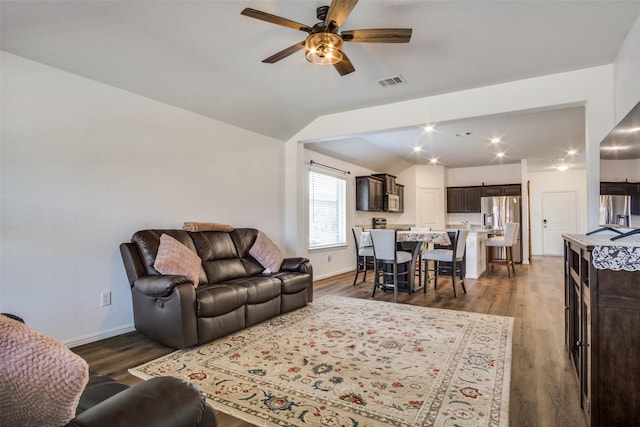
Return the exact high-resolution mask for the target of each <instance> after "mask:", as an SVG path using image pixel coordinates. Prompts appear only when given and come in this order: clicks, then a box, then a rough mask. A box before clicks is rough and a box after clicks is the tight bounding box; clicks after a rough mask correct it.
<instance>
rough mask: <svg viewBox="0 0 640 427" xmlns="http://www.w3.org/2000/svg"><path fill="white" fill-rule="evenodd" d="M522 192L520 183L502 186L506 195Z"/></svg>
mask: <svg viewBox="0 0 640 427" xmlns="http://www.w3.org/2000/svg"><path fill="white" fill-rule="evenodd" d="M521 194H522V186H521V185H520V184H512V185H503V186H502V195H504V196H519V195H521Z"/></svg>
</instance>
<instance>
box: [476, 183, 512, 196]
mask: <svg viewBox="0 0 640 427" xmlns="http://www.w3.org/2000/svg"><path fill="white" fill-rule="evenodd" d="M521 192H522V186H521V185H520V184H508V185H487V186H484V187H482V197H491V196H519V195H520V194H521Z"/></svg>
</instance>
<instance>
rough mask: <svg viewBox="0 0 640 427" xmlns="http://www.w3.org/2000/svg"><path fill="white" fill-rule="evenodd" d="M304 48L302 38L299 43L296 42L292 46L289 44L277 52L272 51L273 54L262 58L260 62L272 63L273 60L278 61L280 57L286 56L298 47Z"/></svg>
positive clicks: (294, 51)
mask: <svg viewBox="0 0 640 427" xmlns="http://www.w3.org/2000/svg"><path fill="white" fill-rule="evenodd" d="M303 48H304V40H302V41H301V42H300V43H296V44H294V45H293V46H289V47H288V48H286V49H282V50H281V51H280V52H278V53H274V54H273V55H271V56H270V57H268V58H267V59H263V60H262V62H265V63H267V64H273V63H274V62H278V61H280V60H281V59H284V58H286V57H287V56H289V55H291V54H294V53H296V52H297V51H299V50H300V49H303Z"/></svg>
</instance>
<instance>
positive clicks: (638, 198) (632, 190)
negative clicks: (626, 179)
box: [629, 182, 640, 215]
mask: <svg viewBox="0 0 640 427" xmlns="http://www.w3.org/2000/svg"><path fill="white" fill-rule="evenodd" d="M629 195H630V196H631V215H640V182H630V183H629Z"/></svg>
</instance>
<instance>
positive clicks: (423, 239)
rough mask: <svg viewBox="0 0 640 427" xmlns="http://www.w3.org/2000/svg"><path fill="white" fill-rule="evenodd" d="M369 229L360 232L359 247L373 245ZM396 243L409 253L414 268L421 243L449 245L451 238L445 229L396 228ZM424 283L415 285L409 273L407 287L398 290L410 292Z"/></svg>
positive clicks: (418, 258)
mask: <svg viewBox="0 0 640 427" xmlns="http://www.w3.org/2000/svg"><path fill="white" fill-rule="evenodd" d="M369 231H370V230H364V232H362V233H361V234H360V247H367V246H373V241H372V240H371V233H370V232H369ZM396 243H397V249H398V250H404V251H407V252H410V253H411V266H413V268H414V269H415V268H416V267H417V265H418V262H422V260H421V259H420V253H421V249H422V247H423V245H425V244H430V243H431V244H435V245H442V246H450V245H451V238H450V237H449V232H447V230H432V231H405V230H398V231H397V232H396ZM423 286H424V285H423V284H422V283H421V281H420V280H419V281H418V284H417V286H416V283H415V274H409V275H408V280H407V287H406V288H405V289H403V288H400V289H399V290H405V291H407V292H409V293H410V294H411V293H413V292H415V291H417V290H418V289H421V288H422V287H423Z"/></svg>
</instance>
